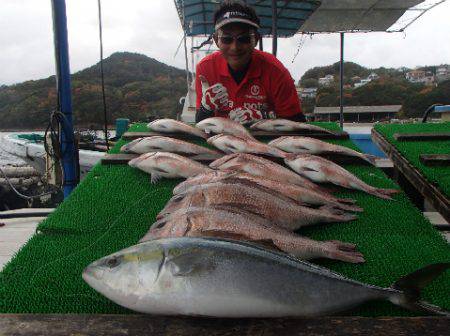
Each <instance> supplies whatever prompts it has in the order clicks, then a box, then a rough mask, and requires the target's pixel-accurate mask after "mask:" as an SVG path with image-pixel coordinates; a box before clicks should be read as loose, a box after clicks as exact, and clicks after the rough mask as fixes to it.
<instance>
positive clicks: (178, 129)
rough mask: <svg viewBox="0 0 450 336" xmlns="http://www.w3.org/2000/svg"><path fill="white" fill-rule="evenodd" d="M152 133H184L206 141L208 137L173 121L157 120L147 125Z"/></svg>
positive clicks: (186, 125)
mask: <svg viewBox="0 0 450 336" xmlns="http://www.w3.org/2000/svg"><path fill="white" fill-rule="evenodd" d="M147 127H149V128H150V129H151V130H152V131H155V132H160V133H186V134H191V135H195V136H197V137H200V138H203V139H207V138H208V135H207V134H206V133H205V132H203V131H201V130H199V129H198V128H195V127H192V126H190V125H188V124H185V123H184V122H181V121H178V120H174V119H157V120H154V121H152V122H151V123H149V124H148V125H147Z"/></svg>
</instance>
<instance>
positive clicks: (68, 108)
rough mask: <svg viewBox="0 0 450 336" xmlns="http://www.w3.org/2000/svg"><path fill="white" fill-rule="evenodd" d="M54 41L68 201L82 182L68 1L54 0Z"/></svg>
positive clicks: (65, 193) (64, 189)
mask: <svg viewBox="0 0 450 336" xmlns="http://www.w3.org/2000/svg"><path fill="white" fill-rule="evenodd" d="M52 14H53V38H54V45H55V63H56V87H57V91H58V108H59V111H60V112H61V113H62V114H63V116H64V117H63V118H61V121H60V122H61V126H62V127H61V139H60V142H61V153H62V165H63V169H64V184H63V191H64V198H66V197H67V196H69V195H70V193H71V192H72V190H73V189H74V188H75V187H76V185H77V183H78V178H77V166H78V164H79V163H78V161H77V160H76V156H75V155H76V153H75V144H74V135H73V123H72V97H71V92H70V67H69V45H68V41H67V18H66V3H65V0H52Z"/></svg>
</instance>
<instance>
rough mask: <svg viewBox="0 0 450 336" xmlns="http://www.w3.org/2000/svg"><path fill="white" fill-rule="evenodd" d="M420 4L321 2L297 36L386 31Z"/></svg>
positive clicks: (410, 0) (416, 0)
mask: <svg viewBox="0 0 450 336" xmlns="http://www.w3.org/2000/svg"><path fill="white" fill-rule="evenodd" d="M422 2H424V1H423V0H322V1H321V5H320V6H319V8H318V9H317V10H316V11H315V12H314V13H313V14H312V15H311V16H310V17H309V18H308V20H307V21H306V22H305V23H304V24H303V25H302V26H301V27H300V30H299V31H300V32H308V33H324V32H351V31H386V30H388V29H389V28H390V27H391V26H392V25H394V23H395V22H397V20H398V19H399V18H400V17H401V16H402V15H403V14H404V13H405V12H406V11H407V10H408V9H410V8H411V7H414V6H417V5H419V4H420V3H422Z"/></svg>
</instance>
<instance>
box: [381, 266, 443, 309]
mask: <svg viewBox="0 0 450 336" xmlns="http://www.w3.org/2000/svg"><path fill="white" fill-rule="evenodd" d="M449 268H450V263H436V264H430V265H427V266H425V267H422V268H420V269H418V270H417V271H415V272H412V273H410V274H408V275H405V276H403V277H401V278H400V279H399V280H397V281H396V282H395V283H394V284H393V285H392V286H391V288H392V289H395V290H398V291H400V295H399V294H398V292H397V294H396V295H391V296H390V297H389V300H390V301H391V302H392V303H394V304H396V305H399V306H401V307H403V308H406V309H409V310H413V311H418V312H422V313H431V314H435V315H442V316H449V317H450V311H446V310H444V309H442V308H440V307H437V306H435V305H432V304H430V303H428V302H425V301H420V291H421V290H422V289H423V288H424V287H425V286H427V285H428V284H429V283H430V282H432V281H433V280H434V279H436V278H437V277H438V276H439V275H441V274H442V273H444V272H445V271H446V270H447V269H449Z"/></svg>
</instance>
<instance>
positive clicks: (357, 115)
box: [313, 105, 402, 122]
mask: <svg viewBox="0 0 450 336" xmlns="http://www.w3.org/2000/svg"><path fill="white" fill-rule="evenodd" d="M401 109H402V105H383V106H344V121H345V122H375V121H384V120H390V119H391V118H395V116H396V114H397V113H398V112H399V111H400V110H401ZM339 113H340V108H339V106H332V107H318V106H316V107H315V108H314V112H313V114H314V120H315V121H336V120H339Z"/></svg>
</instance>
